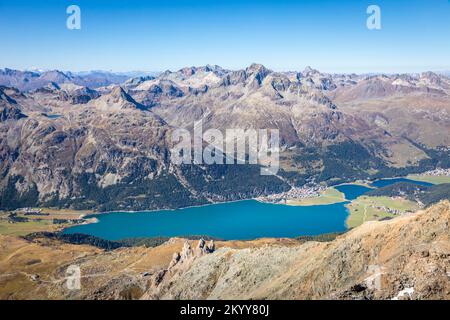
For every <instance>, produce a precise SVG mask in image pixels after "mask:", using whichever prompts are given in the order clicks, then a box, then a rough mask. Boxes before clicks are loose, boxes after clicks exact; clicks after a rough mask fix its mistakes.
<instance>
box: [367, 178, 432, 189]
mask: <svg viewBox="0 0 450 320" xmlns="http://www.w3.org/2000/svg"><path fill="white" fill-rule="evenodd" d="M397 182H410V183H415V184H418V185H421V186H426V187H428V186H432V185H433V184H432V183H429V182H424V181H416V180H411V179H406V178H393V179H380V180H376V181H374V182H372V183H371V184H370V186H372V187H376V188H382V187H386V186H390V185H391V184H394V183H397Z"/></svg>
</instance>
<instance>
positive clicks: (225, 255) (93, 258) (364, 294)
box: [0, 201, 450, 299]
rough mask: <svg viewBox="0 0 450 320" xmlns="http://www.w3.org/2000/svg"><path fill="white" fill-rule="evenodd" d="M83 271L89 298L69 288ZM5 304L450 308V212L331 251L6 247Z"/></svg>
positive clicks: (5, 243)
mask: <svg viewBox="0 0 450 320" xmlns="http://www.w3.org/2000/svg"><path fill="white" fill-rule="evenodd" d="M69 266H78V267H79V268H80V271H81V288H80V290H69V289H68V287H67V280H68V279H67V273H66V272H67V269H68V267H69ZM0 273H1V277H0V288H1V289H0V298H1V299H17V298H19V299H27V298H50V299H80V298H81V299H450V202H449V201H444V202H441V203H439V204H437V205H434V206H433V207H431V208H429V209H427V210H423V211H419V212H417V213H415V214H410V215H408V216H403V217H398V218H395V219H392V220H389V221H377V222H368V223H365V224H363V225H362V226H360V227H358V228H355V229H353V230H351V231H349V232H347V233H346V234H344V235H341V236H339V237H338V238H336V239H335V240H333V241H331V242H313V241H309V242H304V243H301V242H299V241H297V240H292V239H259V240H254V241H228V242H216V243H214V242H205V241H202V240H200V241H187V240H184V239H171V240H170V241H168V242H166V243H165V244H163V245H160V246H158V247H155V248H145V247H137V248H121V249H116V250H113V251H109V252H106V251H102V250H100V249H97V248H93V247H90V246H84V245H83V246H80V245H71V244H64V243H61V242H58V241H53V240H48V239H35V240H33V241H32V242H29V241H26V240H24V239H21V238H15V237H0Z"/></svg>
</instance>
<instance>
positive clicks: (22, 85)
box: [0, 64, 450, 211]
mask: <svg viewBox="0 0 450 320" xmlns="http://www.w3.org/2000/svg"><path fill="white" fill-rule="evenodd" d="M0 85H1V86H0V121H1V122H0V158H1V160H2V161H1V162H0V208H3V209H12V208H17V207H24V206H36V205H47V206H60V207H74V208H88V209H95V210H103V211H105V210H116V209H127V210H131V209H133V210H136V209H152V208H178V207H184V206H189V205H197V204H205V203H211V202H217V201H228V200H237V199H245V198H252V197H255V196H261V195H266V194H271V193H275V192H280V191H285V190H288V189H289V188H291V187H292V186H300V185H304V184H308V183H323V184H326V185H333V184H337V183H341V182H345V181H354V180H356V179H376V178H380V177H391V176H400V175H406V174H408V173H414V172H422V171H426V170H431V169H435V168H436V167H442V168H448V167H450V163H449V159H450V157H449V155H450V151H449V146H450V79H449V78H448V77H446V76H444V75H441V74H436V73H433V72H425V73H422V74H389V75H383V74H379V75H356V74H327V73H322V72H320V71H318V70H314V69H312V68H310V67H308V68H306V69H305V70H303V71H301V72H275V71H272V70H270V69H268V68H266V67H264V66H263V65H260V64H252V65H250V66H249V67H247V68H245V69H242V70H227V69H224V68H221V67H219V66H210V65H207V66H203V67H187V68H183V69H181V70H178V71H176V72H171V71H166V72H163V73H161V74H159V75H144V76H139V77H134V78H128V77H127V76H125V75H115V74H112V73H98V72H96V73H88V74H75V73H64V72H60V71H48V72H42V73H39V72H29V71H18V70H11V69H4V70H0ZM199 120H202V122H203V127H204V130H206V129H209V128H214V129H219V130H221V131H225V130H226V129H231V128H240V129H250V128H254V129H279V131H280V142H281V146H280V147H281V153H280V165H281V167H280V170H279V172H278V174H277V175H276V176H260V175H259V172H260V170H259V166H256V165H210V166H203V165H195V164H193V165H180V166H176V165H173V164H172V163H171V162H170V150H171V148H172V147H173V141H172V140H171V137H172V132H173V130H175V129H177V128H186V129H188V130H192V129H193V125H194V123H195V122H197V121H199Z"/></svg>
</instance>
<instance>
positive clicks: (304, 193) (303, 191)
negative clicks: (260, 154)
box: [258, 185, 327, 203]
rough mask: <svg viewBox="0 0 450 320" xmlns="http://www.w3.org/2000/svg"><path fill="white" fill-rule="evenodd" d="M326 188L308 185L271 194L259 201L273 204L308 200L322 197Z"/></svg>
mask: <svg viewBox="0 0 450 320" xmlns="http://www.w3.org/2000/svg"><path fill="white" fill-rule="evenodd" d="M326 188H327V187H326V186H322V185H308V186H302V187H292V188H291V189H290V190H289V191H286V192H282V193H276V194H271V195H268V196H264V197H260V198H258V200H261V201H265V202H272V203H284V202H286V200H289V199H296V200H297V199H306V198H314V197H318V196H320V194H321V193H322V192H323V191H325V190H326Z"/></svg>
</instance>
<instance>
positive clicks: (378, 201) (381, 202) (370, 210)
mask: <svg viewBox="0 0 450 320" xmlns="http://www.w3.org/2000/svg"><path fill="white" fill-rule="evenodd" d="M346 207H347V208H348V209H349V210H350V215H349V216H348V218H347V221H346V224H347V226H348V227H349V228H354V227H357V226H359V225H361V224H363V223H364V222H366V221H371V220H380V219H383V218H392V217H395V215H394V214H392V213H388V212H386V211H384V210H383V209H378V208H377V207H387V208H391V209H396V210H399V211H400V212H402V213H404V212H406V211H416V210H418V209H419V207H418V205H417V204H416V203H414V202H412V201H409V200H405V199H400V198H396V199H392V198H390V197H367V196H361V197H359V198H357V199H355V200H353V201H352V202H351V203H349V204H347V205H346Z"/></svg>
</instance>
